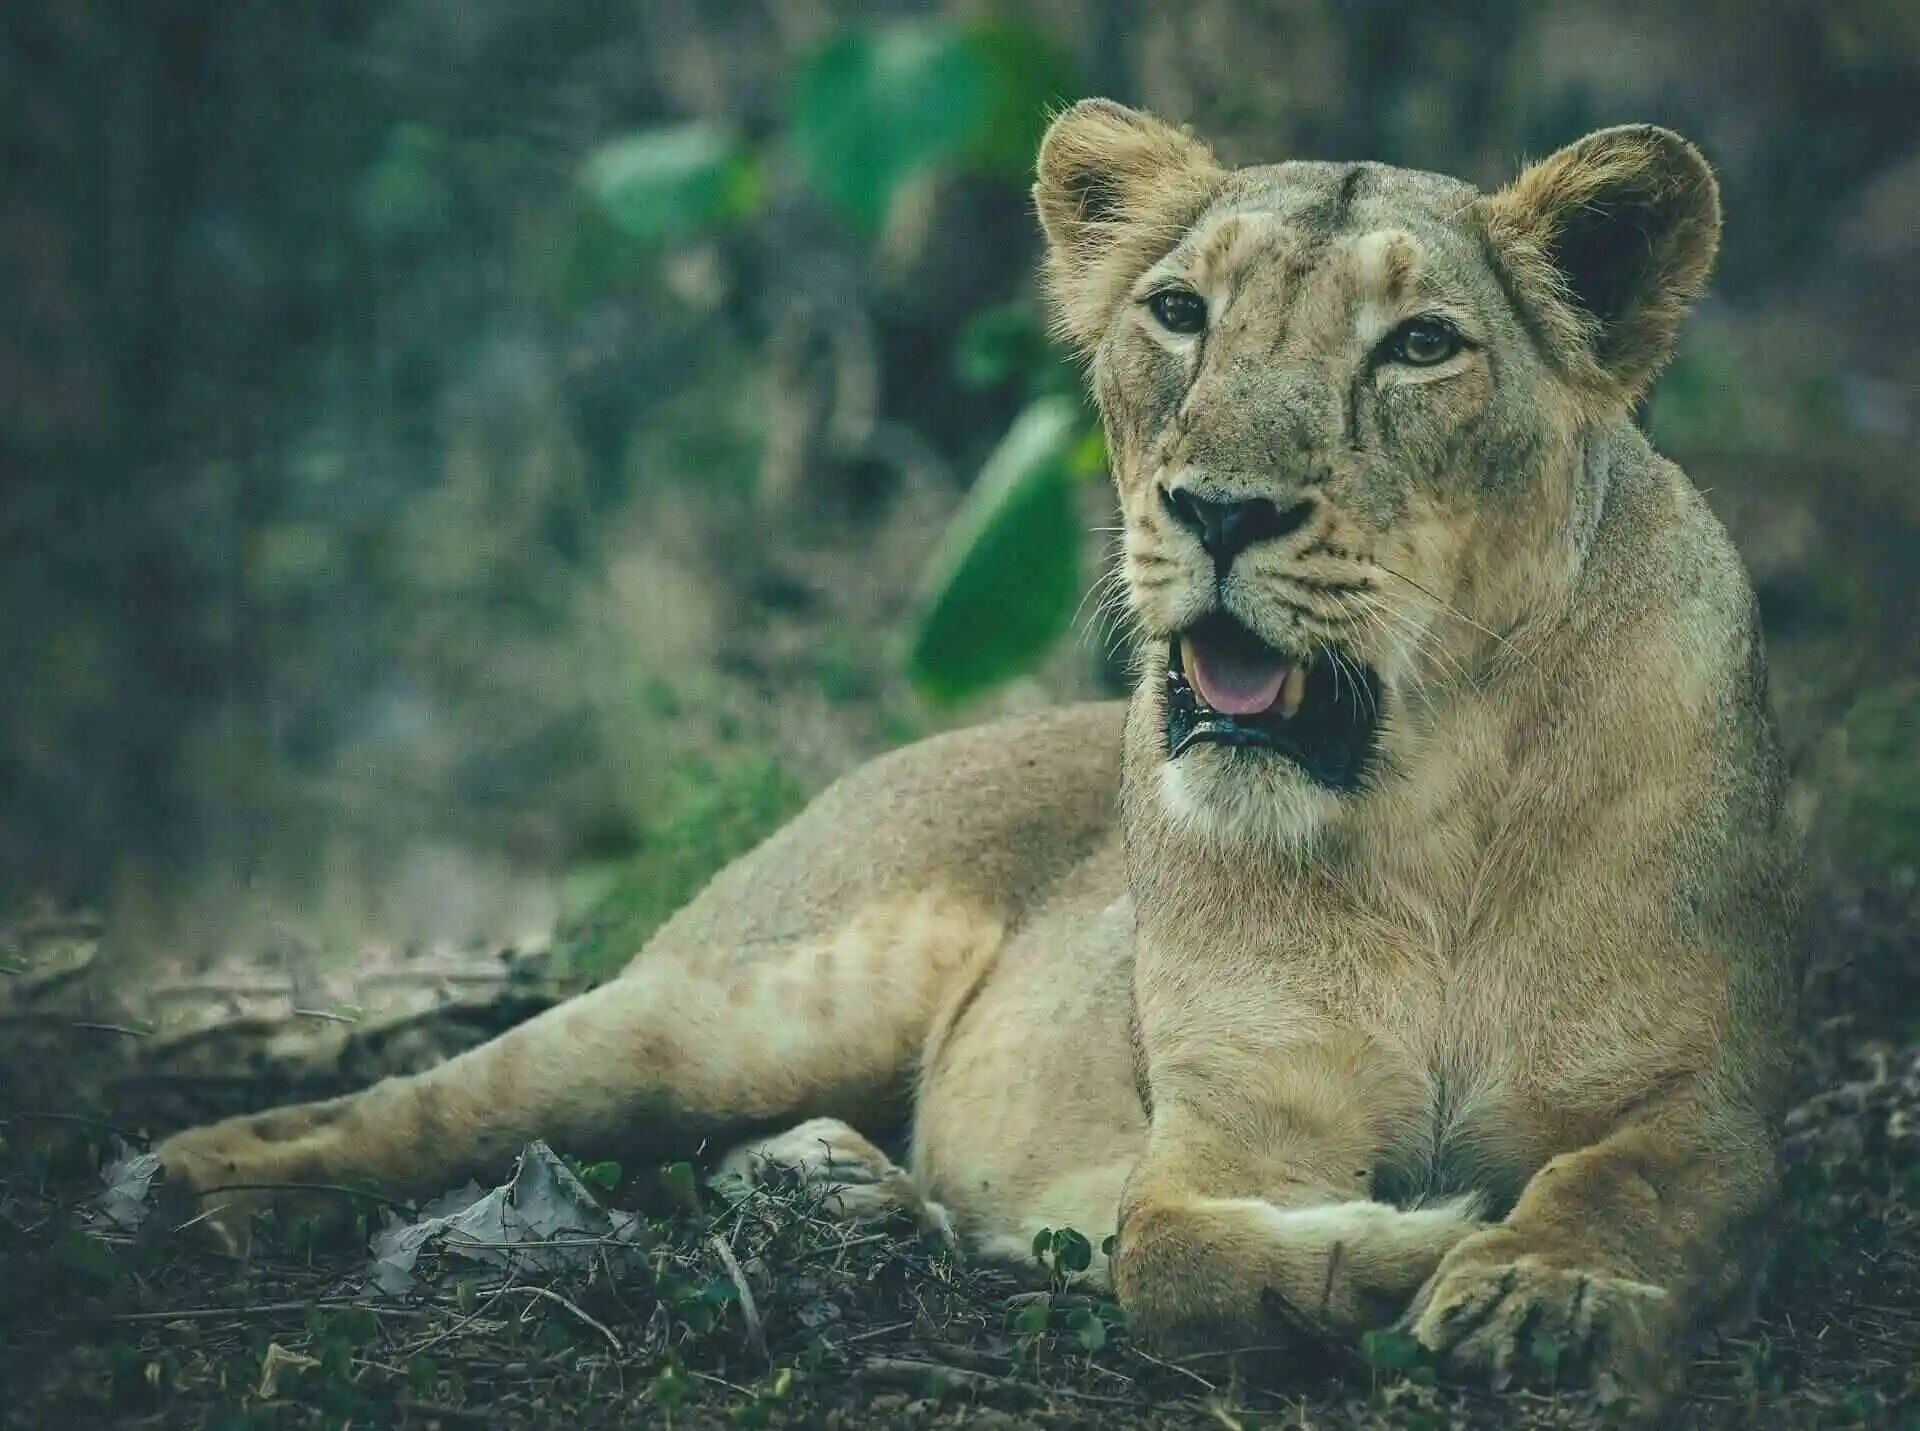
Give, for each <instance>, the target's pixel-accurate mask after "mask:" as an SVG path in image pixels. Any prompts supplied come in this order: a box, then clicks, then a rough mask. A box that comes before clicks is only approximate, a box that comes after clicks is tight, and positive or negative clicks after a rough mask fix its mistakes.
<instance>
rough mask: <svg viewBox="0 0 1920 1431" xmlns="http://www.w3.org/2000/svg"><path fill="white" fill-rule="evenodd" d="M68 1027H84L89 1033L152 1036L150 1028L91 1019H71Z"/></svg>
mask: <svg viewBox="0 0 1920 1431" xmlns="http://www.w3.org/2000/svg"><path fill="white" fill-rule="evenodd" d="M67 1027H68V1028H70V1029H84V1030H86V1031H88V1032H90V1033H110V1034H120V1035H122V1036H124V1037H126V1038H152V1037H153V1030H152V1029H136V1028H129V1027H128V1026H127V1025H126V1024H103V1023H96V1022H95V1021H94V1020H92V1019H71V1020H69V1021H68V1023H67Z"/></svg>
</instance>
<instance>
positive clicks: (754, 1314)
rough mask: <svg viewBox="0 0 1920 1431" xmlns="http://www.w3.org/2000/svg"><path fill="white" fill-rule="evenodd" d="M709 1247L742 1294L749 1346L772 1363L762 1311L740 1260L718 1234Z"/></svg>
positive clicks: (709, 1241) (711, 1239)
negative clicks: (741, 1268) (756, 1304)
mask: <svg viewBox="0 0 1920 1431" xmlns="http://www.w3.org/2000/svg"><path fill="white" fill-rule="evenodd" d="M707 1245H708V1246H709V1247H711V1248H712V1249H713V1250H714V1252H715V1253H717V1254H718V1255H719V1258H720V1262H721V1265H722V1266H724V1267H725V1268H726V1269H727V1276H729V1277H731V1278H732V1279H733V1290H734V1291H736V1292H738V1293H739V1294H740V1315H741V1316H743V1317H745V1318H746V1320H747V1342H748V1345H750V1346H751V1347H752V1348H753V1350H754V1354H755V1355H756V1356H758V1357H759V1358H760V1360H761V1361H763V1362H768V1363H771V1362H772V1358H771V1357H769V1356H768V1355H767V1331H766V1328H765V1327H763V1326H761V1325H760V1309H759V1308H758V1307H756V1306H754V1305H753V1289H752V1288H751V1287H749V1286H747V1276H746V1273H744V1272H742V1271H741V1270H740V1260H739V1259H738V1258H737V1257H735V1256H734V1255H733V1249H732V1248H731V1247H729V1246H727V1244H726V1242H725V1240H724V1239H723V1238H721V1237H720V1235H719V1234H718V1233H716V1234H715V1235H713V1236H712V1237H709V1238H708V1239H707Z"/></svg>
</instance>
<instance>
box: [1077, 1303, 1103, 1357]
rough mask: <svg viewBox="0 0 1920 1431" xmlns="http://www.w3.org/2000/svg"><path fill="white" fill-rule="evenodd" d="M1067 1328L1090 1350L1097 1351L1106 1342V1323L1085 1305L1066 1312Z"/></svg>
mask: <svg viewBox="0 0 1920 1431" xmlns="http://www.w3.org/2000/svg"><path fill="white" fill-rule="evenodd" d="M1067 1329H1068V1330H1069V1331H1071V1332H1072V1333H1073V1335H1074V1337H1075V1339H1077V1340H1078V1341H1079V1343H1080V1345H1081V1346H1083V1347H1085V1348H1086V1349H1087V1350H1088V1351H1090V1352H1097V1351H1099V1350H1100V1348H1102V1347H1104V1346H1105V1345H1106V1344H1107V1324H1106V1323H1105V1322H1103V1321H1101V1320H1100V1319H1099V1318H1098V1317H1096V1316H1095V1315H1094V1314H1093V1313H1092V1312H1090V1311H1088V1310H1087V1309H1086V1308H1085V1307H1080V1308H1076V1309H1075V1310H1074V1311H1073V1312H1071V1313H1069V1314H1068V1316H1067Z"/></svg>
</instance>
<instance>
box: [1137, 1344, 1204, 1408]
mask: <svg viewBox="0 0 1920 1431" xmlns="http://www.w3.org/2000/svg"><path fill="white" fill-rule="evenodd" d="M1127 1350H1128V1351H1129V1352H1131V1353H1132V1354H1133V1355H1134V1356H1137V1357H1139V1358H1140V1360H1142V1361H1144V1362H1147V1363H1149V1364H1151V1365H1153V1366H1157V1367H1159V1368H1161V1369H1162V1370H1163V1371H1171V1372H1177V1373H1178V1374H1179V1375H1181V1376H1184V1377H1186V1378H1187V1380H1189V1381H1191V1382H1192V1383H1193V1384H1194V1385H1196V1386H1198V1387H1200V1388H1201V1389H1202V1390H1203V1391H1205V1392H1206V1393H1207V1395H1209V1396H1213V1395H1215V1394H1217V1393H1218V1392H1219V1390H1220V1388H1219V1387H1217V1386H1215V1385H1214V1384H1213V1383H1212V1382H1210V1381H1208V1380H1207V1379H1206V1378H1205V1377H1204V1376H1202V1375H1200V1373H1199V1372H1197V1371H1195V1370H1194V1369H1193V1368H1192V1367H1190V1366H1182V1365H1180V1363H1179V1362H1177V1361H1162V1360H1161V1359H1160V1358H1159V1357H1157V1356H1155V1355H1154V1354H1153V1353H1152V1352H1148V1351H1142V1350H1141V1349H1140V1348H1139V1347H1137V1346H1135V1345H1134V1344H1133V1343H1132V1342H1131V1341H1129V1342H1128V1343H1127Z"/></svg>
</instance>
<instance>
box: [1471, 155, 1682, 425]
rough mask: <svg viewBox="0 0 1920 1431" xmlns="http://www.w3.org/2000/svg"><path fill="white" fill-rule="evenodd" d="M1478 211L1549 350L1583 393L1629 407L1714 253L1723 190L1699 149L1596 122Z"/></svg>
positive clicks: (1658, 362)
mask: <svg viewBox="0 0 1920 1431" xmlns="http://www.w3.org/2000/svg"><path fill="white" fill-rule="evenodd" d="M1481 210H1482V213H1483V215H1484V218H1485V222H1486V226H1487V232H1488V235H1489V236H1490V237H1491V238H1492V240H1493V242H1494V247H1495V251H1496V252H1497V254H1498V255H1499V257H1500V260H1501V262H1503V263H1504V264H1505V265H1506V268H1507V271H1508V274H1509V275H1510V277H1511V278H1512V280H1513V284H1514V287H1515V289H1516V290H1517V296H1518V297H1519V299H1520V301H1521V303H1522V304H1523V305H1525V307H1526V308H1527V309H1528V314H1527V316H1528V317H1529V318H1530V319H1531V320H1532V321H1533V323H1534V324H1535V325H1536V329H1537V331H1538V332H1539V333H1540V334H1541V337H1542V338H1543V339H1544V341H1545V343H1546V345H1547V348H1548V350H1549V356H1550V357H1551V358H1552V359H1553V361H1554V362H1555V363H1556V364H1557V365H1558V366H1559V367H1560V368H1561V370H1562V371H1563V372H1564V373H1565V374H1566V375H1567V377H1568V378H1569V379H1571V380H1572V381H1573V383H1574V384H1575V385H1576V386H1577V387H1579V388H1581V389H1582V390H1583V391H1584V392H1585V393H1586V395H1587V396H1588V397H1589V399H1590V400H1593V401H1595V402H1597V403H1598V404H1600V405H1602V406H1625V405H1627V404H1629V403H1631V402H1632V401H1633V400H1634V399H1635V398H1636V397H1638V396H1639V395H1640V393H1641V392H1643V391H1644V390H1645V389H1646V386H1647V384H1648V383H1650V382H1651V381H1652V380H1653V377H1654V374H1656V373H1657V372H1659V371H1660V368H1661V366H1662V365H1663V364H1664V363H1665V362H1666V361H1667V358H1668V357H1669V356H1670V355H1671V354H1672V352H1673V344H1674V338H1675V336H1676V334H1677V333H1678V331H1679V328H1680V320H1681V319H1682V318H1684V317H1685V316H1686V312H1687V309H1688V308H1689V307H1690V306H1691V305H1692V303H1693V300H1694V299H1695V298H1696V297H1698V296H1699V294H1700V291H1701V290H1702V289H1703V288H1705V287H1706V283H1707V276H1708V274H1710V273H1711V272H1712V270H1713V260H1714V255H1715V254H1716V253H1717V252H1718V251H1719V247H1720V190H1719V186H1718V185H1717V184H1716V183H1715V182H1714V178H1713V170H1712V169H1711V168H1709V167H1708V165H1707V161H1706V160H1705V159H1704V158H1702V157H1701V154H1700V151H1699V150H1698V149H1695V148H1694V147H1693V146H1692V145H1691V144H1689V143H1688V142H1687V141H1686V140H1684V139H1682V138H1681V137H1680V136H1679V135H1677V134H1675V133H1673V132H1672V131H1671V130H1666V129H1660V128H1656V127H1655V126H1653V125H1650V124H1638V125H1623V126H1621V127H1620V128H1617V129H1603V130H1600V131H1599V132H1598V133H1595V134H1589V135H1588V136H1587V137H1586V138H1585V139H1582V140H1579V141H1578V142H1576V143H1574V144H1570V145H1568V146H1567V147H1566V148H1565V149H1562V150H1560V151H1559V152H1558V153H1557V154H1552V155H1549V156H1548V157H1547V158H1545V159H1542V160H1541V161H1540V162H1539V163H1537V164H1535V165H1533V166H1532V167H1531V168H1529V169H1527V170H1526V171H1525V172H1524V173H1522V174H1521V175H1520V177H1519V178H1518V179H1516V180H1514V181H1513V183H1512V184H1511V185H1509V186H1508V187H1507V188H1505V189H1503V190H1501V191H1500V192H1499V193H1497V194H1494V195H1492V196H1490V197H1488V198H1486V199H1484V200H1482V201H1481Z"/></svg>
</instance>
